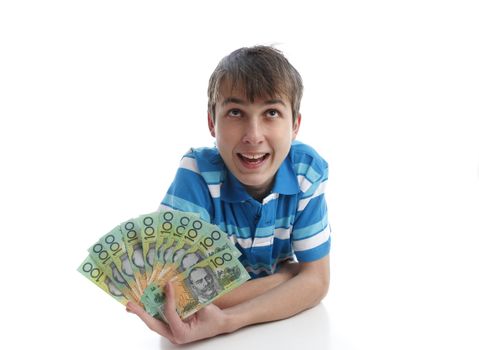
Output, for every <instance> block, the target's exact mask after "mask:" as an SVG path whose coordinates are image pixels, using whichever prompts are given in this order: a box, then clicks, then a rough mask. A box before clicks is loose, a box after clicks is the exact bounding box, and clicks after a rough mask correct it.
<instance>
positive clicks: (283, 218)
mask: <svg viewBox="0 0 479 350" xmlns="http://www.w3.org/2000/svg"><path fill="white" fill-rule="evenodd" d="M327 180H328V164H327V163H326V161H325V160H324V159H322V158H321V157H320V156H319V155H318V154H317V153H316V151H314V149H313V148H311V147H310V146H307V145H305V144H303V143H300V142H297V141H295V142H293V144H292V146H291V149H290V151H289V154H288V156H287V157H286V159H285V160H284V162H283V163H282V164H281V166H280V168H279V169H278V172H277V173H276V177H275V182H274V185H273V189H272V191H271V194H269V195H268V196H267V197H265V198H264V199H263V202H262V203H260V202H258V201H257V200H255V199H253V198H252V197H251V196H250V195H249V194H248V193H247V192H246V190H245V189H244V187H243V185H242V184H241V183H240V182H239V181H238V180H237V179H236V178H235V177H234V175H233V174H232V173H231V172H230V171H229V170H228V169H227V167H226V166H225V164H224V162H223V160H222V158H221V156H220V154H219V152H218V150H217V149H216V148H197V149H191V150H190V151H189V152H188V153H186V154H185V155H184V156H183V158H182V160H181V163H180V167H179V169H178V171H177V173H176V177H175V179H174V181H173V183H172V184H171V186H170V188H169V190H168V192H167V194H166V196H165V198H164V199H163V201H162V203H161V206H160V208H162V207H163V208H172V209H176V210H181V211H187V212H196V213H199V214H200V216H201V218H202V219H203V220H205V221H208V222H211V223H213V224H215V225H218V226H219V227H220V228H221V229H222V230H223V231H225V232H226V233H228V235H229V237H230V239H232V240H233V242H235V244H236V246H237V247H238V248H239V249H240V250H241V252H242V253H243V254H242V256H241V257H240V260H241V262H242V263H243V265H244V266H245V268H246V269H247V270H248V272H249V273H250V275H251V277H253V278H255V277H261V276H265V275H269V274H272V273H274V272H275V270H276V266H277V265H278V264H279V263H280V262H282V261H285V260H289V259H294V256H296V258H297V260H298V261H300V262H309V261H314V260H318V259H321V258H322V257H324V256H326V255H328V253H329V249H330V242H331V239H330V226H329V222H328V215H327V214H328V211H327V207H326V201H325V198H324V188H325V185H326V182H327Z"/></svg>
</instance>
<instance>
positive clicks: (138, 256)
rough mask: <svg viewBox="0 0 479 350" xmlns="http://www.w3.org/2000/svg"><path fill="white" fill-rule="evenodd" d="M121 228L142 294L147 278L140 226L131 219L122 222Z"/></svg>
mask: <svg viewBox="0 0 479 350" xmlns="http://www.w3.org/2000/svg"><path fill="white" fill-rule="evenodd" d="M120 230H121V233H122V235H123V242H124V243H125V247H126V251H127V252H128V260H130V264H131V267H132V270H133V275H134V276H135V281H136V284H137V286H138V288H139V290H140V292H141V293H140V294H143V290H144V289H145V288H146V286H147V280H146V272H145V261H144V259H143V243H142V241H141V232H140V226H139V224H138V222H137V221H135V219H130V220H127V221H125V222H123V223H121V224H120Z"/></svg>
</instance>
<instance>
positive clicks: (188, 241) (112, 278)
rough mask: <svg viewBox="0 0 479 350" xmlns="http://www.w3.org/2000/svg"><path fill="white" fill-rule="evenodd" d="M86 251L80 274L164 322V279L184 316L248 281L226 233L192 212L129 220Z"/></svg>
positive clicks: (163, 213) (171, 211)
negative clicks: (170, 285)
mask: <svg viewBox="0 0 479 350" xmlns="http://www.w3.org/2000/svg"><path fill="white" fill-rule="evenodd" d="M88 252H89V255H88V256H87V258H86V259H85V260H84V261H83V263H82V264H81V265H80V266H79V267H78V271H79V272H80V273H81V274H82V275H84V276H85V277H86V278H88V279H89V280H90V281H92V282H93V283H95V284H96V285H97V286H99V287H100V288H101V289H103V290H104V291H105V292H107V293H108V294H109V295H111V296H112V297H113V298H115V299H116V300H118V301H119V302H121V303H122V304H124V305H125V304H126V303H127V302H128V301H130V300H131V301H134V302H136V303H139V304H141V305H143V307H144V308H145V310H146V311H147V312H148V313H149V314H150V315H152V316H154V317H156V318H159V319H161V320H163V321H166V319H165V317H164V304H165V294H164V287H165V285H166V283H167V282H168V281H171V282H172V286H173V287H174V289H175V296H176V307H177V311H178V314H179V315H180V317H181V318H183V319H184V318H187V317H188V316H190V315H192V314H193V313H195V312H196V311H198V310H200V309H201V308H202V307H204V306H206V305H208V304H209V303H211V302H212V301H214V300H215V299H217V298H219V297H220V296H222V295H224V294H226V293H228V292H229V291H231V290H233V289H234V288H236V287H238V286H240V285H241V284H242V283H244V282H245V281H247V280H248V279H249V274H248V272H247V271H246V270H245V268H244V267H243V265H242V264H241V263H240V262H239V260H238V257H239V256H240V255H241V253H240V252H239V250H238V249H237V248H236V247H235V246H234V244H233V243H232V242H231V241H230V240H229V238H228V236H227V235H226V233H224V232H222V231H221V230H220V229H219V228H218V227H217V226H215V225H212V224H210V223H208V222H205V221H203V220H201V219H200V218H199V216H198V215H196V214H194V213H185V212H179V211H174V210H165V211H158V212H154V213H150V214H146V215H141V216H139V217H137V218H134V219H130V220H127V221H125V222H123V223H122V224H120V225H118V226H116V227H115V228H114V229H113V230H111V231H110V232H108V233H107V234H105V235H104V236H102V237H101V238H100V239H99V240H98V241H97V242H96V243H95V244H94V245H92V246H91V247H90V248H89V249H88Z"/></svg>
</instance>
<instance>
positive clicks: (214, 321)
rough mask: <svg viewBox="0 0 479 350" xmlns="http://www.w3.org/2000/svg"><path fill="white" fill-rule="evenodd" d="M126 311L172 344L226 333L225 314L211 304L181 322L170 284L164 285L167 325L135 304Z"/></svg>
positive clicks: (128, 305)
mask: <svg viewBox="0 0 479 350" xmlns="http://www.w3.org/2000/svg"><path fill="white" fill-rule="evenodd" d="M126 309H127V311H129V312H132V313H134V314H136V315H137V316H138V317H139V318H141V320H142V321H143V322H145V324H146V325H147V326H148V328H150V329H151V330H152V331H154V332H156V333H158V334H160V335H162V336H164V337H166V338H168V340H169V341H171V342H172V343H174V344H185V343H190V342H193V341H195V340H200V339H204V338H210V337H213V336H215V335H218V334H221V333H226V332H227V329H226V328H225V327H226V325H227V322H226V314H225V313H224V312H223V311H222V310H221V309H220V308H218V307H217V306H215V305H213V304H210V305H208V306H206V307H204V308H203V309H201V310H200V311H198V312H197V313H195V314H193V315H192V316H191V317H189V318H188V319H187V320H185V321H183V320H181V318H180V316H178V313H177V312H176V306H175V291H174V288H172V287H171V285H170V283H168V284H167V285H166V304H165V317H166V319H167V320H168V323H169V324H166V323H164V322H162V321H160V320H157V319H156V318H154V317H152V316H151V315H150V314H148V313H147V312H146V311H145V310H143V308H142V307H141V306H139V305H137V304H135V303H132V302H129V303H128V304H127V307H126Z"/></svg>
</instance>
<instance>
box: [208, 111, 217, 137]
mask: <svg viewBox="0 0 479 350" xmlns="http://www.w3.org/2000/svg"><path fill="white" fill-rule="evenodd" d="M208 129H210V134H211V136H213V137H216V133H215V122H214V120H213V117H212V116H211V114H210V113H208Z"/></svg>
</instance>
